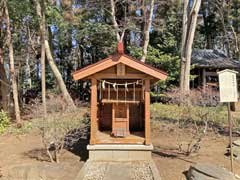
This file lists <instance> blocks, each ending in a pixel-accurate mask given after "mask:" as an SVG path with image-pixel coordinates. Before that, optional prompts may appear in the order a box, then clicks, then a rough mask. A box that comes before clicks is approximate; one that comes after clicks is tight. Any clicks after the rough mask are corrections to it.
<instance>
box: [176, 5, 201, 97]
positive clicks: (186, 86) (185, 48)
mask: <svg viewBox="0 0 240 180" xmlns="http://www.w3.org/2000/svg"><path fill="white" fill-rule="evenodd" d="M189 2H190V0H184V11H183V35H182V38H183V39H182V48H181V72H180V89H181V91H182V93H188V92H189V91H190V67H191V55H192V45H193V40H194V34H195V31H196V26H197V18H198V13H199V9H200V6H201V0H194V1H193V2H192V8H191V10H190V12H188V7H189V5H190V3H189Z"/></svg>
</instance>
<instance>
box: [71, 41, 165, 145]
mask: <svg viewBox="0 0 240 180" xmlns="http://www.w3.org/2000/svg"><path fill="white" fill-rule="evenodd" d="M73 78H74V80H79V79H82V80H91V132H90V133H91V134H90V144H91V145H96V144H143V145H150V144H151V143H150V86H151V85H152V84H153V83H155V82H156V81H158V80H165V79H166V78H167V74H166V73H165V72H163V71H160V70H159V69H156V68H153V67H151V66H149V65H147V64H145V63H142V62H140V61H139V60H135V59H134V58H132V57H130V56H127V55H126V54H124V50H123V44H122V43H119V44H118V53H117V54H116V55H113V56H110V57H108V58H106V59H103V60H100V61H99V62H97V63H95V64H92V65H89V66H87V67H85V68H83V69H80V70H78V71H76V72H74V73H73Z"/></svg>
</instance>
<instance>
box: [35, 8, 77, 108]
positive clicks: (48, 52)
mask: <svg viewBox="0 0 240 180" xmlns="http://www.w3.org/2000/svg"><path fill="white" fill-rule="evenodd" d="M37 11H38V14H39V15H41V17H43V15H42V13H43V11H42V10H41V6H38V8H37ZM44 27H45V26H44ZM44 47H45V53H46V57H47V60H48V64H49V66H50V68H51V70H52V72H53V74H54V76H55V78H56V80H57V83H58V86H59V88H60V90H61V92H62V94H63V97H64V99H65V101H66V103H67V104H68V106H69V107H70V108H72V109H75V108H76V106H75V104H74V102H73V99H72V97H71V96H70V94H69V93H68V90H67V88H66V85H65V83H64V81H63V78H62V75H61V73H60V72H59V70H58V68H57V66H56V64H55V62H54V59H53V56H52V53H51V49H50V46H49V42H48V40H47V39H45V42H44ZM45 53H44V54H45Z"/></svg>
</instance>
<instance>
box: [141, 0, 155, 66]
mask: <svg viewBox="0 0 240 180" xmlns="http://www.w3.org/2000/svg"><path fill="white" fill-rule="evenodd" d="M153 9H154V0H151V4H150V12H149V17H148V21H147V23H146V27H145V28H144V43H143V55H142V58H141V61H142V62H145V61H146V58H147V48H148V44H149V36H150V28H151V25H152V18H153Z"/></svg>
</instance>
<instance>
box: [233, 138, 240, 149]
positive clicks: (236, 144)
mask: <svg viewBox="0 0 240 180" xmlns="http://www.w3.org/2000/svg"><path fill="white" fill-rule="evenodd" d="M233 144H234V145H235V146H239V147H240V139H238V140H236V141H233Z"/></svg>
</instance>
